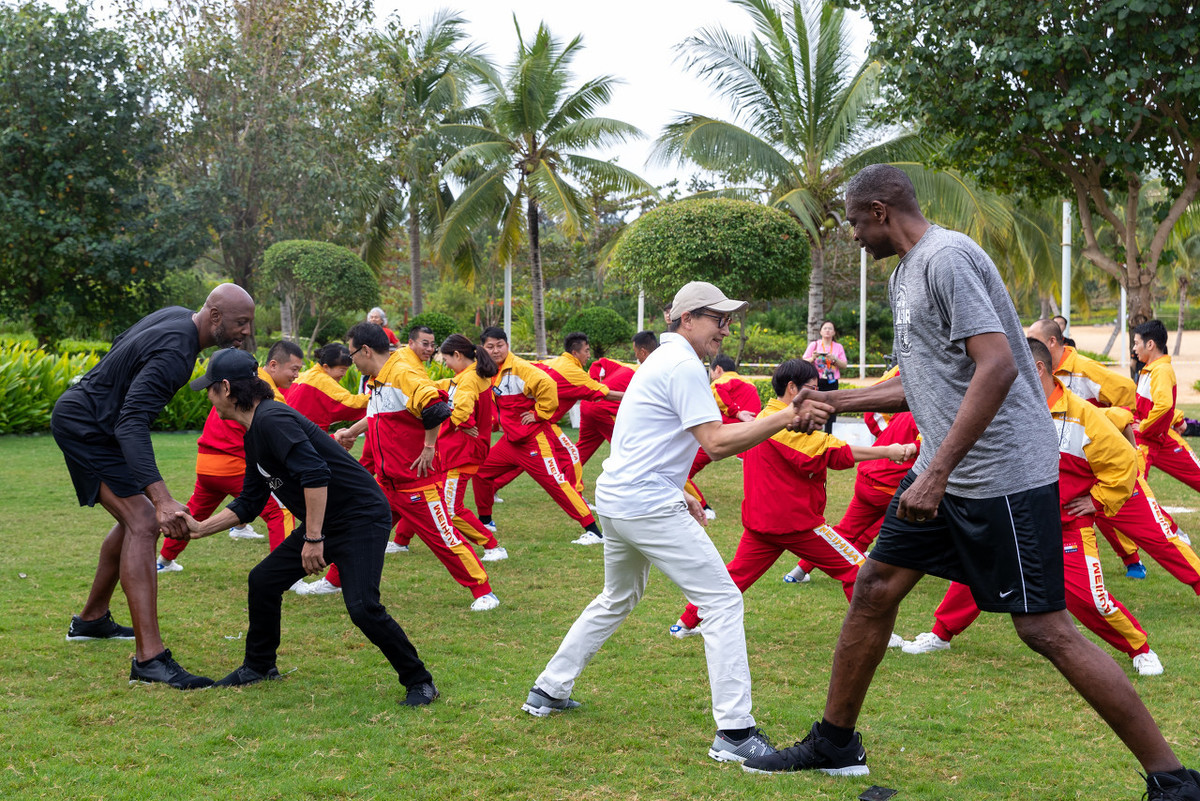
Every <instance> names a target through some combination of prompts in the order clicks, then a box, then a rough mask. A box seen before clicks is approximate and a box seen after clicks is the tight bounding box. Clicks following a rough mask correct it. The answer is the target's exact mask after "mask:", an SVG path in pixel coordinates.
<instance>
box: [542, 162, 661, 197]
mask: <svg viewBox="0 0 1200 801" xmlns="http://www.w3.org/2000/svg"><path fill="white" fill-rule="evenodd" d="M562 158H563V162H564V163H565V164H566V166H567V167H568V168H569V169H570V172H571V173H572V174H578V175H581V176H583V177H584V178H586V179H588V181H589V182H591V183H594V184H596V185H599V186H600V187H601V188H602V189H604V190H605V191H610V192H617V193H620V194H623V195H634V194H643V193H645V194H649V195H657V194H658V190H657V189H656V188H655V186H654V185H653V184H652V183H650V182H649V181H647V180H646V179H645V178H643V177H641V176H640V175H638V174H636V173H634V172H631V171H630V170H627V169H625V168H624V167H620V166H618V165H616V164H614V163H612V162H611V161H604V160H602V159H594V158H590V157H588V156H580V155H578V154H574V153H569V154H566V155H564V156H563V157H562Z"/></svg>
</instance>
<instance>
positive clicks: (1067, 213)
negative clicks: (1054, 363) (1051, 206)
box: [1059, 200, 1071, 336]
mask: <svg viewBox="0 0 1200 801" xmlns="http://www.w3.org/2000/svg"><path fill="white" fill-rule="evenodd" d="M1062 227H1063V239H1062V303H1061V304H1059V305H1060V306H1061V307H1062V316H1063V317H1066V318H1067V330H1066V331H1063V336H1070V335H1071V334H1070V331H1071V201H1069V200H1064V201H1063V226H1062Z"/></svg>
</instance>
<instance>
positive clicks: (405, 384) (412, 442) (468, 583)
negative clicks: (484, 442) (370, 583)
mask: <svg viewBox="0 0 1200 801" xmlns="http://www.w3.org/2000/svg"><path fill="white" fill-rule="evenodd" d="M346 342H347V343H348V344H349V345H350V353H351V355H352V357H353V359H354V364H355V365H356V366H357V367H358V369H359V371H360V372H361V373H362V374H363V375H369V376H371V402H370V404H369V405H368V406H367V417H366V419H365V420H360V421H359V422H357V423H355V424H354V425H353V426H351V427H350V428H344V429H341V430H339V431H338V432H337V433H336V434H335V435H334V436H335V438H336V439H337V441H338V442H340V443H341V444H342V445H343V446H344V447H345V448H346V449H347V450H349V449H350V448H351V447H352V446H353V445H354V441H355V440H356V439H357V438H358V435H359V434H360V433H362V432H363V431H364V430H366V429H369V430H370V432H371V434H370V436H368V437H367V443H369V444H371V446H372V447H373V449H374V453H373V454H372V456H373V464H374V465H375V475H376V477H377V478H378V480H379V484H380V486H381V487H382V488H383V494H384V495H385V496H386V497H387V500H388V504H389V505H390V506H391V508H392V522H393V524H394V523H396V522H398V521H404V522H405V523H406V524H407V525H408V526H411V527H412V528H413V529H415V530H416V532H417V536H418V537H420V538H421V541H422V542H424V543H425V544H426V545H427V546H428V547H429V550H431V551H433V554H434V556H436V557H437V558H438V559H439V560H440V561H441V563H442V564H443V565H445V567H446V570H448V571H449V572H450V575H451V576H453V577H454V580H455V581H457V582H458V583H459V584H461V585H463V586H464V587H466V588H467V589H468V590H470V592H471V595H472V596H473V597H474V598H475V601H474V602H473V603H472V604H471V611H473V612H486V611H487V610H489V609H495V608H496V607H497V606H499V605H500V601H499V600H498V599H497V598H496V594H495V593H494V592H492V588H491V585H490V584H489V582H488V574H487V570H485V569H484V567H483V565H482V564H481V563H480V561H479V557H478V556H476V555H475V551H473V550H472V549H471V548H470V547H468V546H467V545H466V544H465V543H463V541H462V540H460V539H459V538H458V535H457V534H455V533H454V526H453V525H452V524H451V522H450V514H449V512H447V510H446V505H445V503H444V502H443V500H442V471H441V467H440V466H439V464H438V454H437V439H438V430H439V429H440V428H441V425H442V423H443V422H444V421H445V420H447V419H449V417H450V414H451V412H452V411H453V409H452V407H451V405H450V402H449V400H448V399H447V397H446V393H445V392H442V391H441V390H439V389H438V388H437V387H436V386H434V384H433V382H432V381H430V380H429V379H428V378H425V377H424V376H422V375H420V374H419V373H417V372H416V371H415V370H413V369H411V368H409V367H408V366H407V365H405V364H404V362H403V361H402V358H401V356H400V354H399V352H398V351H397V352H395V353H393V352H390V351H389V350H388V340H387V335H386V334H384V333H383V329H381V328H380V327H379V326H377V325H375V324H374V323H358V324H357V325H355V326H354V327H353V328H351V329H350V331H349V332H348V333H347V334H346Z"/></svg>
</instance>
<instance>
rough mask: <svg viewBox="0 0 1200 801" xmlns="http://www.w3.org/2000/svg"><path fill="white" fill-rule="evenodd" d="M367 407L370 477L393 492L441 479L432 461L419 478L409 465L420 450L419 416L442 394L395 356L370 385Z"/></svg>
mask: <svg viewBox="0 0 1200 801" xmlns="http://www.w3.org/2000/svg"><path fill="white" fill-rule="evenodd" d="M370 385H371V395H370V398H371V400H370V403H369V405H368V406H367V410H366V414H367V430H368V432H369V434H370V436H368V437H367V444H368V445H369V447H370V448H371V449H372V457H373V459H374V462H373V464H374V467H375V475H377V476H379V479H380V483H384V484H385V486H387V487H389V488H390V489H394V490H410V489H421V488H424V487H429V486H432V485H434V484H436V483H437V482H438V481H440V480H441V476H440V473H441V472H442V470H443V468H442V466H441V464H440V460H439V459H438V457H436V456H435V457H434V461H433V465H432V467H431V473H430V474H429V475H425V476H418V475H417V474H416V472H415V471H414V470H413V469H412V463H413V462H415V461H416V460H417V458H418V457H419V456H420V455H421V449H422V448H423V447H424V445H425V426H424V424H423V423H422V421H421V412H422V411H424V410H425V407H426V406H429V405H431V404H435V403H441V402H443V401H446V400H447V396H446V393H445V392H443V391H442V390H440V389H438V388H437V387H436V386H435V385H434V383H433V382H432V381H430V380H429V379H428V378H426V377H424V376H423V375H421V374H420V373H418V372H417V371H416V370H414V369H412V368H411V367H409V366H408V365H407V364H405V363H404V361H403V357H402V356H400V352H399V351H396V352H394V353H393V354H392V355H391V356H389V357H388V360H387V362H385V363H384V365H383V367H382V368H381V369H380V370H379V374H378V375H376V376H374V377H373V378H372V379H371V381H370Z"/></svg>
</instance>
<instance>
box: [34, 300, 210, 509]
mask: <svg viewBox="0 0 1200 801" xmlns="http://www.w3.org/2000/svg"><path fill="white" fill-rule="evenodd" d="M192 314H193V312H192V311H191V310H190V309H185V308H183V307H181V306H171V307H169V308H166V309H160V310H158V311H156V312H154V313H153V314H149V315H147V316H146V317H143V318H142V319H141V320H139V321H138V322H136V323H134V324H133V326H131V327H130V328H129V329H128V330H126V331H125V332H123V333H122V334H121V335H120V336H118V337H117V338H116V339H115V340H114V341H113V344H112V348H111V349H109V351H108V353H106V354H105V355H104V356H103V358H101V359H100V361H99V363H97V364H96V366H95V367H93V368H92V369H91V370H89V371H88V372H87V374H86V375H85V376H84V377H83V378H82V379H80V381H79V383H78V384H76V385H75V386H73V387H70V388H69V389H67V391H66V392H64V393H63V394H62V396H61V397H60V398H59V399H58V402H57V403H56V404H55V407H54V417H55V422H56V425H57V426H58V427H59V429H60V430H62V431H66V432H68V433H70V434H72V435H74V436H75V437H77V438H79V439H80V440H82V441H84V442H95V443H96V444H103V443H110V444H111V443H114V442H115V443H116V445H117V446H118V447H120V449H121V453H122V454H123V455H124V456H125V462H126V463H127V464H128V465H129V469H130V470H131V471H132V473H133V477H134V479H136V481H137V483H138V485H139V487H140V488H141V489H143V490H144V489H145V488H146V487H148V486H149V485H151V484H153V483H155V482H157V481H161V480H162V476H161V475H160V474H159V472H158V465H157V464H156V463H155V461H154V448H153V446H152V445H151V444H150V424H151V423H153V422H154V420H155V418H157V417H158V415H159V414H160V413H161V412H162V410H163V408H164V407H165V406H166V405H167V403H168V402H170V400H171V398H172V397H174V395H175V393H176V392H178V391H179V388H180V387H182V386H183V385H184V384H186V383H187V382H188V379H190V378H191V377H192V370H193V368H194V367H195V366H196V356H197V355H198V354H199V353H200V332H199V331H198V330H197V329H196V324H195V323H194V322H192Z"/></svg>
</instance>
